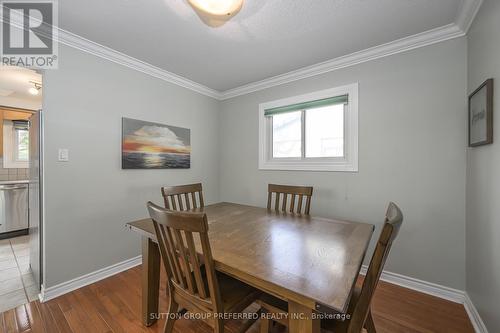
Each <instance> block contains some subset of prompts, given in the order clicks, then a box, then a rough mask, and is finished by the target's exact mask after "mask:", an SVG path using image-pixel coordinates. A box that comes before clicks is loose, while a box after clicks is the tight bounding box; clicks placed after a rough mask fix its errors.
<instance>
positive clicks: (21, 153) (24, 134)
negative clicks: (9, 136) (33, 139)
mask: <svg viewBox="0 0 500 333" xmlns="http://www.w3.org/2000/svg"><path fill="white" fill-rule="evenodd" d="M14 149H15V150H14V154H15V160H16V161H18V162H26V161H28V159H29V131H28V130H27V129H16V130H15V146H14Z"/></svg>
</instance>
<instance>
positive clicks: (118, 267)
mask: <svg viewBox="0 0 500 333" xmlns="http://www.w3.org/2000/svg"><path fill="white" fill-rule="evenodd" d="M141 263H142V256H137V257H134V258H131V259H128V260H125V261H122V262H120V263H117V264H114V265H112V266H109V267H105V268H102V269H100V270H97V271H95V272H92V273H89V274H85V275H83V276H80V277H78V278H76V279H73V280H70V281H67V282H63V283H61V284H58V285H56V286H53V287H50V288H47V289H45V288H44V287H43V286H42V291H41V293H40V301H41V302H46V301H49V300H51V299H53V298H56V297H58V296H61V295H64V294H66V293H69V292H71V291H73V290H76V289H79V288H82V287H84V286H87V285H89V284H92V283H95V282H97V281H100V280H102V279H105V278H107V277H110V276H112V275H115V274H118V273H120V272H123V271H125V270H127V269H130V268H132V267H135V266H138V265H140V264H141ZM367 268H368V267H367V266H366V265H363V267H361V271H360V273H361V274H362V275H365V274H366V271H367ZM380 279H381V280H382V281H385V282H388V283H392V284H395V285H398V286H401V287H405V288H408V289H412V290H416V291H419V292H422V293H424V294H428V295H432V296H436V297H439V298H443V299H446V300H449V301H452V302H455V303H460V304H463V305H464V307H465V310H466V312H467V314H468V316H469V318H470V321H471V323H472V326H474V330H475V331H476V333H488V330H487V329H486V326H485V325H484V322H483V321H482V319H481V317H480V316H479V313H478V312H477V309H476V307H475V306H474V304H473V303H472V301H471V299H470V298H469V296H468V295H467V293H466V292H465V291H462V290H458V289H453V288H449V287H445V286H442V285H439V284H435V283H431V282H427V281H423V280H419V279H415V278H412V277H408V276H405V275H401V274H397V273H392V272H387V271H384V272H382V275H381V277H380Z"/></svg>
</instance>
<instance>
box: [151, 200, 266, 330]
mask: <svg viewBox="0 0 500 333" xmlns="http://www.w3.org/2000/svg"><path fill="white" fill-rule="evenodd" d="M147 207H148V210H149V214H150V216H151V218H152V220H153V225H154V229H155V234H156V238H157V240H158V245H159V249H160V255H161V258H162V261H163V264H164V267H165V270H166V272H167V289H168V291H169V295H170V296H169V308H168V314H169V315H168V317H167V320H166V323H165V329H164V332H165V333H171V332H172V331H173V328H174V324H175V321H176V319H177V317H178V316H177V315H178V314H179V313H181V312H180V310H182V311H191V312H193V313H196V314H197V315H199V314H205V317H204V319H206V322H207V323H208V324H209V325H210V326H211V327H212V328H213V332H216V333H222V332H224V314H232V313H239V312H242V311H243V310H244V309H245V308H246V307H247V306H249V305H250V304H252V303H253V302H255V301H256V300H257V298H258V297H259V294H260V292H259V291H257V290H256V289H254V288H252V287H250V286H249V285H247V284H244V283H243V282H240V281H238V280H236V279H233V278H231V277H229V276H227V275H225V274H222V273H220V272H216V271H215V265H214V260H213V258H212V251H211V248H210V242H209V238H208V223H207V216H206V214H205V213H199V212H179V211H172V210H168V209H165V208H162V207H160V206H157V205H155V204H153V203H152V202H148V204H147ZM195 239H196V240H195ZM195 244H199V246H198V248H197V247H196V245H195ZM250 317H252V316H250ZM253 317H255V316H253ZM255 321H256V319H254V320H247V322H245V323H244V324H243V325H242V327H241V328H240V329H239V331H238V332H245V331H246V330H247V329H248V328H249V327H250V326H251V325H252V324H253V322H255Z"/></svg>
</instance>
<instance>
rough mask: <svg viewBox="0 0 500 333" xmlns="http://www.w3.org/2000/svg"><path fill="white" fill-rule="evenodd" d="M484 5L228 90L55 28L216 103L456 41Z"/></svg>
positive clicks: (472, 4)
mask: <svg viewBox="0 0 500 333" xmlns="http://www.w3.org/2000/svg"><path fill="white" fill-rule="evenodd" d="M482 3H483V0H464V1H463V4H462V7H461V8H460V11H459V13H458V15H457V17H456V19H455V23H452V24H448V25H445V26H442V27H439V28H436V29H432V30H429V31H426V32H422V33H419V34H416V35H413V36H409V37H405V38H402V39H398V40H395V41H392V42H389V43H386V44H382V45H379V46H374V47H371V48H368V49H365V50H362V51H358V52H355V53H352V54H349V55H345V56H342V57H338V58H335V59H331V60H327V61H325V62H321V63H318V64H315V65H311V66H307V67H303V68H300V69H297V70H294V71H291V72H288V73H284V74H280V75H277V76H273V77H270V78H267V79H264V80H261V81H256V82H252V83H249V84H246V85H243V86H240V87H236V88H233V89H229V90H226V91H218V90H215V89H211V88H209V87H207V86H205V85H202V84H200V83H197V82H194V81H192V80H189V79H187V78H184V77H182V76H180V75H177V74H174V73H171V72H169V71H166V70H164V69H161V68H159V67H156V66H154V65H151V64H149V63H147V62H144V61H142V60H139V59H136V58H134V57H131V56H129V55H126V54H124V53H122V52H119V51H116V50H114V49H112V48H109V47H107V46H104V45H101V44H99V43H96V42H93V41H91V40H88V39H86V38H84V37H81V36H79V35H76V34H74V33H71V32H69V31H66V30H64V29H61V28H56V29H57V34H56V36H58V42H59V43H61V44H64V45H67V46H69V47H72V48H75V49H78V50H80V51H83V52H86V53H89V54H92V55H95V56H98V57H100V58H103V59H107V60H109V61H112V62H115V63H117V64H120V65H123V66H126V67H128V68H131V69H134V70H137V71H139V72H142V73H144V74H147V75H151V76H153V77H156V78H158V79H161V80H164V81H166V82H170V83H172V84H175V85H178V86H181V87H184V88H186V89H190V90H192V91H195V92H198V93H200V94H202V95H205V96H209V97H212V98H214V99H217V100H226V99H230V98H233V97H236V96H240V95H246V94H249V93H252V92H256V91H259V90H263V89H267V88H271V87H274V86H278V85H282V84H285V83H290V82H294V81H298V80H301V79H305V78H308V77H312V76H316V75H321V74H324V73H328V72H331V71H335V70H338V69H341V68H346V67H350V66H354V65H358V64H361V63H364V62H368V61H371V60H376V59H379V58H383V57H387V56H390V55H394V54H398V53H402V52H406V51H410V50H413V49H416V48H420V47H424V46H428V45H432V44H435V43H439V42H443V41H446V40H450V39H453V38H458V37H462V36H465V35H466V34H467V32H468V30H469V28H470V26H471V24H472V22H473V20H474V18H475V16H476V14H477V12H478V11H479V8H480V7H481V5H482ZM1 21H2V17H0V22H1ZM21 27H22V25H21Z"/></svg>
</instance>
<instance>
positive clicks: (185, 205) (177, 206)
mask: <svg viewBox="0 0 500 333" xmlns="http://www.w3.org/2000/svg"><path fill="white" fill-rule="evenodd" d="M161 194H162V195H163V201H164V203H165V208H167V209H171V210H181V211H183V210H190V209H191V208H198V207H200V208H203V207H204V206H205V204H204V202H203V189H202V186H201V183H197V184H189V185H178V186H164V187H162V188H161ZM196 194H198V202H199V203H197V201H196V196H197V195H196Z"/></svg>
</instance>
